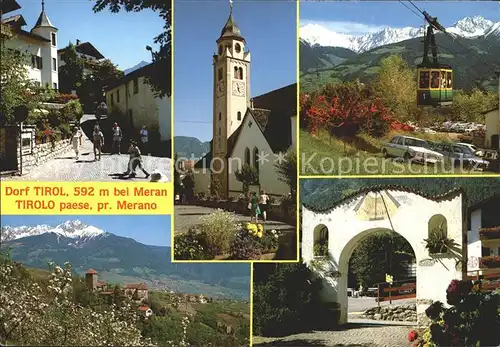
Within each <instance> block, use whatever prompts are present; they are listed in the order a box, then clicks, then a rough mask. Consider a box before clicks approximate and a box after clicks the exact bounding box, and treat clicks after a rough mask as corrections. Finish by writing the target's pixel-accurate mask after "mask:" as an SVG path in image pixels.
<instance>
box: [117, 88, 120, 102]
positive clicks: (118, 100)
mask: <svg viewBox="0 0 500 347" xmlns="http://www.w3.org/2000/svg"><path fill="white" fill-rule="evenodd" d="M116 102H120V89H117V90H116Z"/></svg>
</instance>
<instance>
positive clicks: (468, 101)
mask: <svg viewBox="0 0 500 347" xmlns="http://www.w3.org/2000/svg"><path fill="white" fill-rule="evenodd" d="M496 105H498V94H496V93H493V92H484V91H481V90H479V89H477V88H475V89H473V90H472V91H471V92H470V93H465V92H463V91H461V90H459V91H455V93H454V95H453V105H452V113H451V119H452V120H455V121H466V122H484V115H483V112H484V111H488V110H491V109H492V108H493V107H495V106H496Z"/></svg>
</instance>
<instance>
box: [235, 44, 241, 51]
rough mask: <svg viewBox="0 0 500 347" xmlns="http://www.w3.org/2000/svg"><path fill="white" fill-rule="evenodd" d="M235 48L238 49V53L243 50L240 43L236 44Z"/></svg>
mask: <svg viewBox="0 0 500 347" xmlns="http://www.w3.org/2000/svg"><path fill="white" fill-rule="evenodd" d="M234 50H235V51H236V53H240V52H241V46H240V44H239V43H237V44H235V45H234Z"/></svg>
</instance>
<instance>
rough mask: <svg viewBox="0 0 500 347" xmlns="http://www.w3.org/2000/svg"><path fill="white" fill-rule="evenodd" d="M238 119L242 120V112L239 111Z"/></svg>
mask: <svg viewBox="0 0 500 347" xmlns="http://www.w3.org/2000/svg"><path fill="white" fill-rule="evenodd" d="M237 117H238V120H241V112H240V111H238V115H237Z"/></svg>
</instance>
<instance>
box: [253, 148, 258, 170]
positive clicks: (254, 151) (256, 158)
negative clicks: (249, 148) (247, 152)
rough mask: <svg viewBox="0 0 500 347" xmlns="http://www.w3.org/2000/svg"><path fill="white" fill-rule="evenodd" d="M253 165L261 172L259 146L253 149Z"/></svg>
mask: <svg viewBox="0 0 500 347" xmlns="http://www.w3.org/2000/svg"><path fill="white" fill-rule="evenodd" d="M253 167H254V168H255V170H257V172H259V149H258V148H257V147H255V148H254V149H253Z"/></svg>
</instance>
